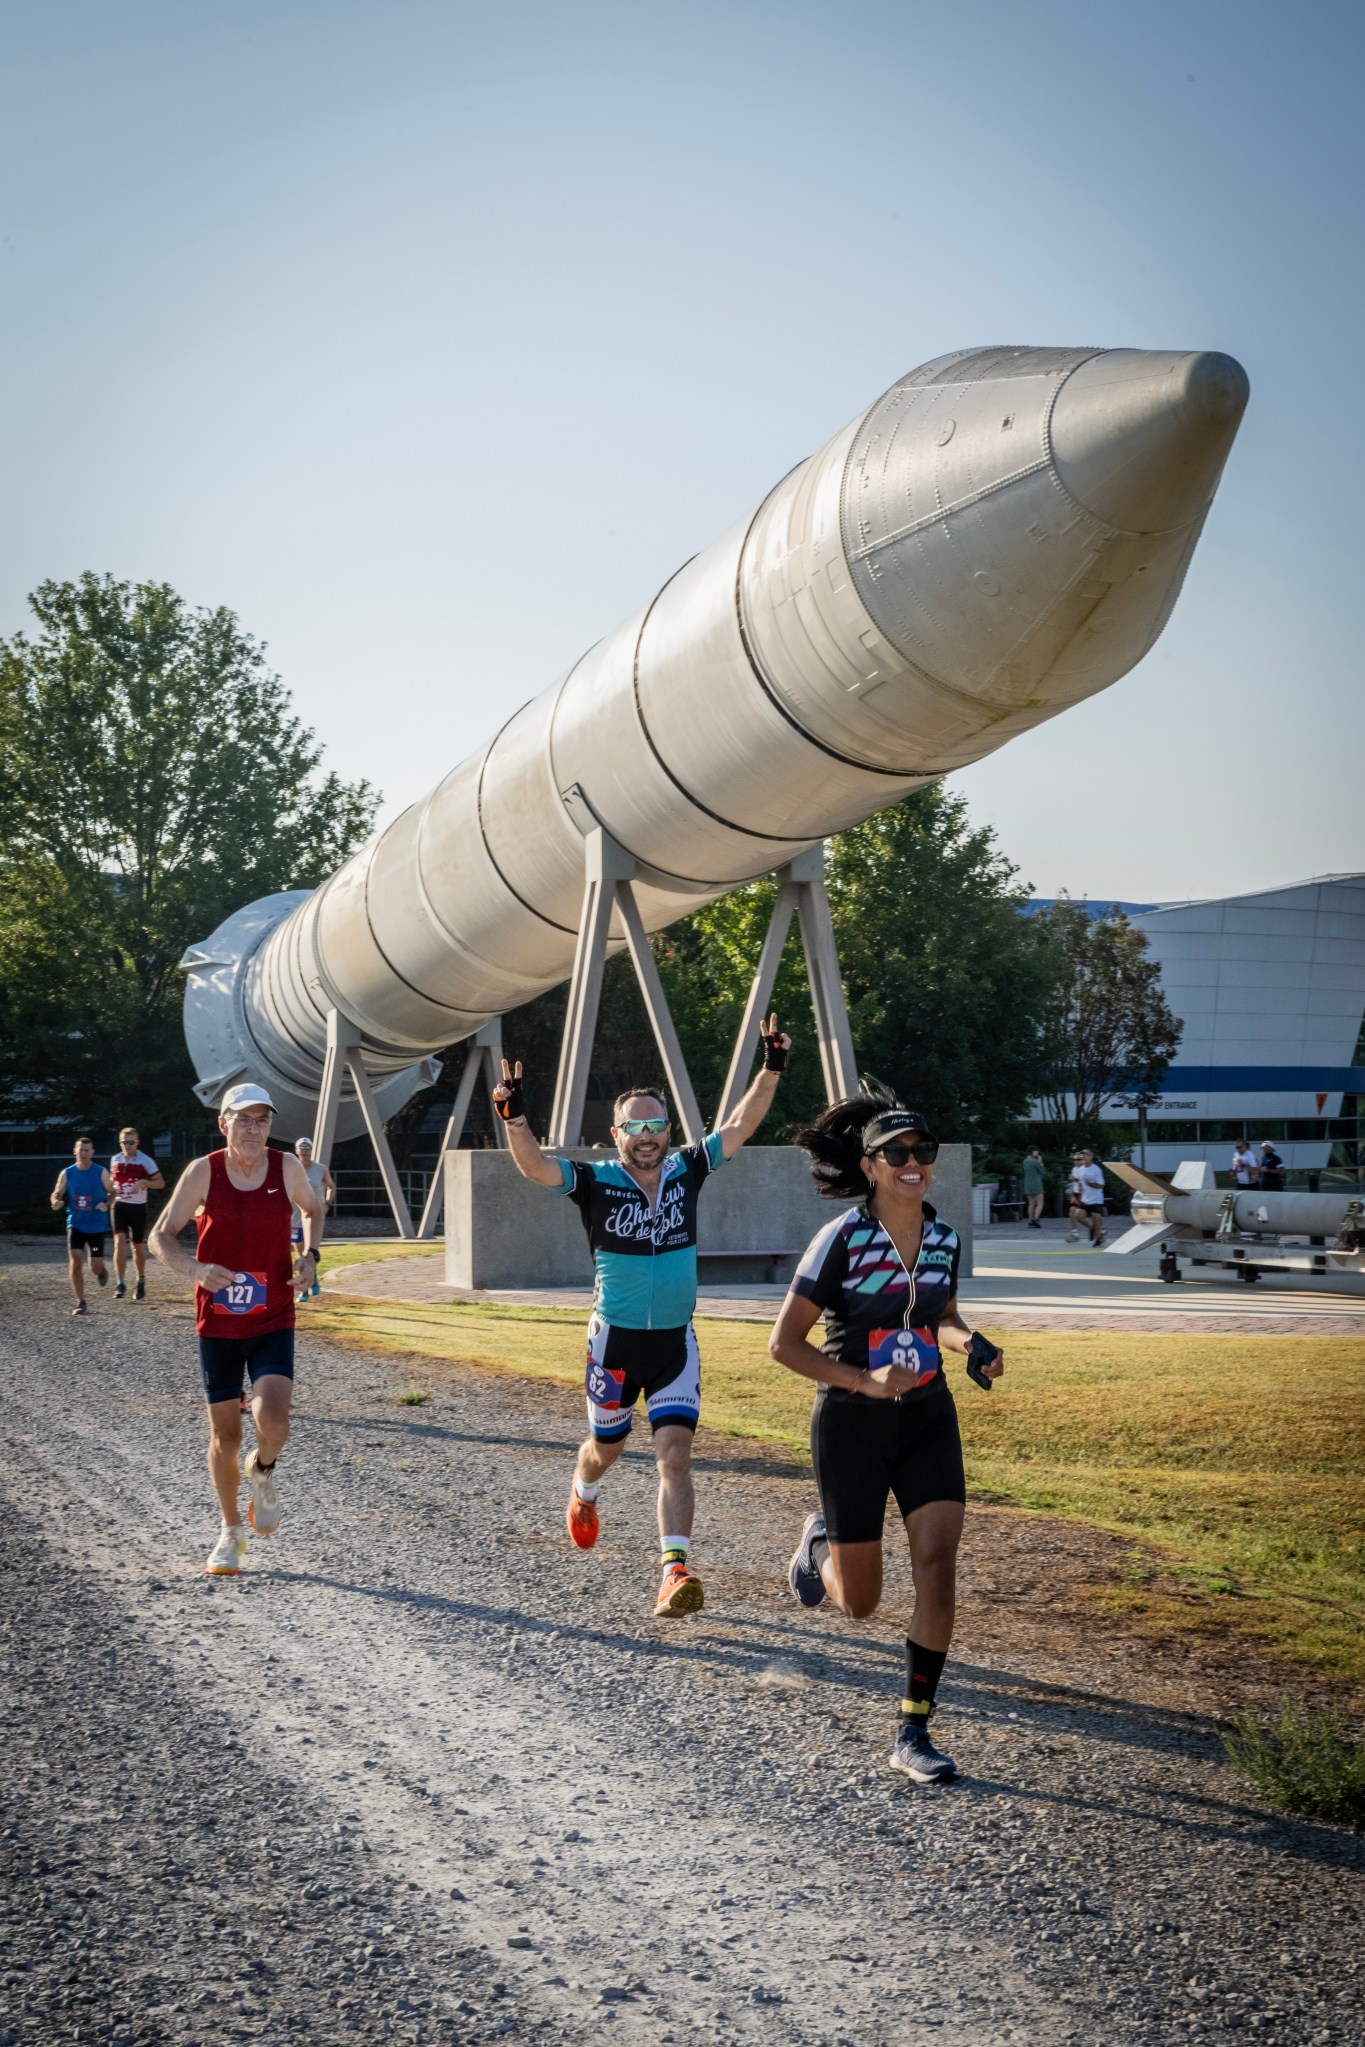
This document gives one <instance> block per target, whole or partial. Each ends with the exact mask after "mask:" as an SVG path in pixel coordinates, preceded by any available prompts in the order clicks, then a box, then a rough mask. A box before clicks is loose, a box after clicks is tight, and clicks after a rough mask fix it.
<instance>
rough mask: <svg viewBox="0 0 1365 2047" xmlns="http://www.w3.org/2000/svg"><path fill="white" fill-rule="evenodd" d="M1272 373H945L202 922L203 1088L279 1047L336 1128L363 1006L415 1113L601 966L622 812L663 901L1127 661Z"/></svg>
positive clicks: (1055, 364) (283, 1063)
mask: <svg viewBox="0 0 1365 2047" xmlns="http://www.w3.org/2000/svg"><path fill="white" fill-rule="evenodd" d="M1246 399H1247V380H1246V376H1245V373H1244V372H1243V370H1242V369H1241V367H1240V365H1239V364H1238V363H1236V362H1234V361H1233V360H1232V358H1231V357H1229V356H1226V355H1217V354H1199V353H1193V354H1191V353H1184V354H1181V353H1166V352H1161V351H1151V350H1136V349H1110V350H1097V349H1055V348H989V349H973V350H967V351H963V352H962V353H960V354H955V355H948V356H942V357H940V358H939V359H938V360H937V361H935V362H932V363H929V364H927V365H925V367H924V368H922V369H918V370H915V371H912V372H911V374H910V375H909V376H907V377H904V378H902V379H901V381H900V382H899V383H898V384H895V385H893V386H892V388H891V389H890V390H889V391H888V392H887V393H886V394H885V396H884V397H881V398H879V399H878V400H877V402H876V403H875V404H874V405H872V406H871V407H870V408H869V409H868V410H867V411H866V412H864V413H861V414H860V415H859V417H858V418H857V419H855V420H854V421H853V422H852V424H851V425H849V426H847V427H845V428H844V430H843V432H842V433H839V434H837V435H836V436H835V438H834V439H833V440H832V441H829V442H828V443H827V444H826V445H825V446H824V447H823V448H821V449H820V451H819V452H818V453H817V454H815V455H812V456H811V457H810V458H809V459H808V460H807V461H805V462H802V463H801V464H800V465H799V466H798V467H797V468H796V469H794V470H793V471H792V472H791V474H790V475H788V476H786V477H784V478H783V480H782V481H781V482H780V483H779V484H778V485H777V486H776V488H775V489H774V490H773V491H772V492H771V493H770V494H769V495H768V497H766V498H765V499H764V500H763V502H762V503H761V504H760V505H759V506H758V508H757V510H756V511H754V512H752V513H750V514H748V515H747V516H746V517H745V518H743V519H741V520H740V522H739V523H738V525H736V526H734V527H732V528H731V530H730V531H729V532H728V533H727V534H725V535H724V537H723V538H722V539H720V540H718V541H716V542H715V543H714V545H713V546H711V547H709V548H708V549H707V550H706V552H705V553H703V554H700V555H697V556H696V557H695V558H694V559H693V560H691V561H689V562H687V563H685V564H684V566H683V567H682V568H680V569H679V570H678V571H677V573H676V574H675V575H674V576H672V577H671V578H670V579H669V581H668V582H666V583H665V584H664V586H663V588H662V589H661V590H659V591H658V592H657V593H656V594H655V595H654V596H653V597H651V598H650V599H649V601H648V603H646V604H644V605H642V606H641V608H640V609H639V610H638V611H637V612H636V613H635V614H634V616H633V617H631V618H629V619H627V620H626V622H625V623H624V624H623V625H621V626H619V627H618V628H617V630H616V631H615V632H614V633H612V634H611V635H610V636H609V637H608V638H607V639H604V640H601V641H599V642H598V643H597V644H596V645H595V646H594V647H592V648H590V649H589V651H588V652H587V653H586V654H584V655H583V656H582V658H581V659H580V660H579V661H577V662H576V663H575V664H574V666H573V667H572V668H571V669H570V670H569V671H568V673H567V674H566V675H565V676H564V677H562V679H561V680H560V681H558V682H557V683H555V684H554V685H553V686H552V687H551V688H550V689H547V690H546V691H544V692H543V694H542V695H540V696H538V697H536V698H535V699H534V700H533V701H532V702H531V703H529V704H527V705H525V706H524V707H523V708H522V709H521V710H519V711H518V712H516V714H515V715H514V716H513V717H512V718H510V719H509V720H508V722H507V723H506V724H505V725H504V726H503V728H502V730H501V731H500V732H499V733H498V734H497V736H496V737H495V738H494V739H493V740H492V741H491V742H490V743H489V745H488V746H486V747H485V748H484V749H483V751H482V752H481V753H478V754H476V755H474V756H473V757H472V758H470V759H469V760H467V761H465V762H463V763H462V764H461V765H460V766H459V767H457V768H455V769H454V770H453V772H452V773H450V774H449V775H447V776H446V778H445V780H444V781H443V782H441V783H440V784H439V785H438V786H437V787H436V788H435V789H434V790H433V791H432V792H431V794H430V795H429V796H427V797H426V799H425V800H424V801H423V802H421V803H417V804H414V805H413V806H412V807H411V808H410V809H408V810H406V811H405V812H404V813H403V815H402V816H401V817H400V818H398V819H397V821H396V822H395V823H393V824H391V825H390V826H388V828H387V829H386V830H385V831H383V832H381V833H380V834H379V836H378V837H377V838H376V839H374V840H373V841H371V843H370V844H369V845H367V846H366V847H365V848H364V849H363V850H362V851H361V852H359V853H357V854H356V855H355V856H354V858H353V859H351V860H349V861H348V862H347V863H346V865H345V866H344V867H342V868H341V869H340V871H339V872H338V873H336V874H335V875H333V876H332V878H331V880H330V881H327V882H324V883H323V885H322V886H321V887H320V888H318V889H315V890H313V891H312V892H311V893H308V894H304V893H301V892H289V893H285V894H282V895H276V896H269V897H266V898H265V899H263V900H262V901H260V902H255V903H252V904H249V905H248V906H246V907H245V908H243V909H241V910H239V911H237V912H236V913H235V914H234V915H233V916H231V917H229V918H228V919H227V921H226V922H225V923H224V924H222V925H221V926H220V927H219V929H218V930H217V931H215V932H214V933H213V935H212V937H210V938H208V939H206V940H205V941H204V942H203V943H202V944H201V945H198V946H194V947H192V948H191V949H190V951H189V952H187V953H186V955H185V959H184V962H183V964H184V966H185V968H186V969H187V971H188V984H187V988H186V994H185V1033H186V1038H187V1040H188V1043H189V1048H190V1053H191V1056H192V1058H193V1060H194V1064H195V1070H196V1072H197V1073H198V1074H199V1076H200V1079H199V1085H198V1088H197V1089H196V1092H197V1093H198V1094H199V1096H200V1098H201V1100H203V1101H205V1102H209V1103H211V1102H215V1101H216V1100H217V1099H218V1097H219V1095H220V1094H221V1092H222V1090H223V1089H224V1088H225V1087H227V1086H228V1085H230V1084H231V1082H232V1081H234V1080H240V1079H243V1078H248V1077H249V1078H250V1079H252V1080H256V1081H260V1082H262V1083H264V1084H265V1085H266V1086H267V1087H269V1089H270V1090H271V1093H272V1095H273V1096H274V1099H275V1101H276V1103H277V1105H278V1107H279V1111H280V1114H279V1121H278V1128H279V1130H280V1132H281V1134H286V1133H289V1132H290V1131H293V1130H299V1131H302V1130H307V1129H309V1128H311V1124H312V1117H313V1113H314V1105H315V1104H316V1101H317V1097H318V1090H319V1084H320V1081H321V1077H322V1068H323V1058H324V1053H325V1049H326V1036H327V1016H328V1013H329V1011H336V1012H338V1013H340V1014H341V1015H342V1016H344V1017H346V1018H347V1019H349V1021H350V1023H351V1024H352V1025H354V1026H355V1027H356V1028H357V1030H358V1032H359V1034H360V1044H361V1051H362V1056H363V1060H364V1065H365V1068H366V1070H367V1071H368V1073H369V1074H370V1076H371V1078H372V1080H373V1082H374V1085H375V1093H376V1096H377V1098H378V1103H379V1107H380V1109H381V1111H382V1113H384V1114H385V1115H391V1114H392V1113H393V1112H394V1111H395V1110H396V1109H397V1108H399V1107H400V1106H401V1104H402V1103H403V1102H404V1101H405V1100H406V1099H407V1098H408V1096H409V1095H410V1094H412V1093H413V1092H414V1090H415V1089H416V1088H418V1087H419V1086H422V1085H423V1084H425V1082H426V1081H428V1080H429V1079H430V1078H431V1077H432V1075H433V1073H434V1072H435V1070H436V1068H435V1066H434V1064H433V1062H432V1057H431V1055H433V1054H435V1053H436V1052H438V1051H439V1050H440V1049H441V1048H442V1047H445V1046H448V1045H450V1044H452V1043H454V1042H456V1041H457V1040H459V1039H463V1038H467V1037H469V1036H470V1035H471V1034H472V1033H474V1032H475V1031H477V1030H478V1029H479V1028H480V1027H481V1026H482V1025H483V1024H484V1023H486V1022H487V1021H489V1020H490V1019H491V1018H493V1017H496V1016H500V1015H501V1014H503V1013H504V1012H505V1011H507V1010H509V1009H512V1008H514V1007H516V1006H517V1005H518V1004H520V1003H523V1002H526V1001H528V1000H529V999H530V998H531V997H532V996H534V995H538V994H540V993H541V992H542V991H543V990H545V989H547V988H552V987H553V986H555V984H556V983H557V982H559V981H562V980H564V979H565V978H566V977H567V976H568V974H569V972H570V970H571V967H572V964H573V955H574V942H575V935H576V931H577V926H578V920H579V911H580V906H581V902H582V895H583V876H584V849H583V836H582V835H583V833H584V831H586V830H591V829H592V828H593V826H594V824H595V823H596V824H600V825H602V826H603V827H605V829H606V830H607V831H608V832H609V833H610V834H611V835H612V837H613V838H615V839H616V840H617V841H618V842H619V843H620V844H621V845H622V846H623V847H624V848H625V849H626V850H627V851H628V852H629V853H630V854H631V855H633V856H634V858H635V859H636V860H637V861H638V862H639V863H640V866H639V870H638V871H639V873H640V877H641V878H640V881H639V882H638V884H637V896H638V899H639V901H640V905H641V909H642V913H643V917H644V923H645V925H646V928H647V929H650V930H659V929H661V928H662V927H663V926H665V925H667V924H670V923H672V922H673V920H674V919H675V918H678V917H681V916H684V915H685V914H686V913H687V912H688V911H689V910H693V909H695V908H697V907H698V906H699V905H700V904H702V903H706V902H709V901H711V900H712V899H713V898H714V897H716V896H718V895H722V894H723V893H724V892H725V891H726V890H727V889H731V888H734V887H736V886H737V885H738V884H740V883H742V882H745V881H749V880H751V879H753V878H754V877H755V876H756V875H760V874H764V873H767V872H769V871H770V870H771V869H773V868H774V867H777V866H780V865H782V864H783V863H784V862H786V861H788V860H790V859H792V858H793V857H794V856H796V855H797V854H799V853H801V852H802V851H804V850H805V849H806V848H807V847H809V846H811V845H813V844H814V843H815V842H817V841H818V840H820V839H823V838H824V837H826V836H827V834H829V833H831V832H837V831H840V830H842V829H844V828H846V827H848V826H850V825H853V824H857V823H858V822H859V821H860V820H861V819H863V818H866V817H869V816H871V815H872V814H873V813H874V812H875V811H878V810H882V809H884V808H885V807H886V806H887V805H888V804H891V803H894V802H896V801H897V800H898V798H900V797H903V796H905V795H907V794H908V793H909V792H910V791H912V790H914V789H918V788H920V787H922V786H923V785H924V784H925V783H926V782H928V781H931V780H933V779H935V778H936V777H938V776H940V775H944V774H947V773H950V772H951V771H952V770H954V769H957V768H961V767H965V766H966V765H967V764H968V763H969V762H971V761H976V760H980V759H981V758H982V756H983V755H985V754H988V753H991V752H993V751H994V749H995V748H996V747H998V746H1003V745H1004V743H1005V742H1006V740H1008V739H1012V738H1013V737H1014V736H1015V734H1016V733H1020V732H1027V731H1028V730H1029V729H1030V728H1031V727H1032V726H1034V725H1038V724H1041V723H1042V721H1043V720H1044V719H1046V718H1051V717H1055V716H1056V714H1057V713H1058V712H1059V711H1063V710H1065V709H1067V708H1068V706H1069V705H1071V704H1076V703H1080V702H1082V701H1083V700H1084V699H1085V698H1086V697H1089V696H1093V695H1094V694H1095V693H1096V692H1097V691H1098V690H1101V689H1106V688H1107V687H1108V686H1109V684H1110V683H1112V682H1115V681H1117V679H1118V678H1119V676H1121V675H1124V674H1126V673H1127V671H1128V670H1129V669H1130V668H1131V667H1132V666H1133V665H1134V663H1135V662H1137V661H1139V660H1141V658H1142V656H1143V655H1144V654H1145V653H1146V652H1147V650H1148V648H1149V647H1150V646H1151V645H1152V643H1153V641H1154V640H1155V639H1156V637H1157V635H1158V633H1159V632H1160V631H1161V629H1162V627H1163V626H1164V624H1165V623H1166V620H1167V618H1168V617H1169V616H1170V611H1171V607H1172V605H1173V604H1174V602H1175V599H1176V596H1177V594H1178V592H1179V589H1180V585H1181V582H1182V581H1183V579H1184V575H1185V570H1186V568H1187V566H1188V564H1189V560H1190V556H1191V553H1192V552H1193V549H1194V545H1195V542H1196V540H1197V539H1198V537H1199V533H1200V529H1201V528H1202V526H1203V523H1204V519H1205V516H1206V514H1207V512H1208V509H1209V505H1210V503H1211V501H1212V498H1213V493H1214V490H1215V488H1216V486H1217V483H1218V478H1219V475H1220V473H1221V471H1222V467H1223V463H1224V461H1225V459H1226V456H1227V453H1228V450H1229V448H1230V446H1231V444H1232V440H1233V436H1234V434H1235V433H1236V430H1237V425H1238V421H1239V420H1240V418H1241V415H1242V410H1243V407H1244V406H1245V404H1246ZM359 1127H360V1122H359V1113H358V1110H357V1108H356V1106H355V1104H354V1102H353V1101H350V1102H348V1103H347V1105H346V1107H345V1108H344V1109H343V1113H342V1123H341V1125H340V1126H339V1133H338V1134H339V1135H346V1134H349V1132H351V1131H353V1130H356V1129H358V1128H359Z"/></svg>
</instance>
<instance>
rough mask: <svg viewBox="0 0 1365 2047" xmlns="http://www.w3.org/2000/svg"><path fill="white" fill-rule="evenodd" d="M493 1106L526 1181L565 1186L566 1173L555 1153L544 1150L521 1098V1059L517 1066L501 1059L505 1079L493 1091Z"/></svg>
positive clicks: (515, 1163) (518, 1169)
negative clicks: (528, 1118)
mask: <svg viewBox="0 0 1365 2047" xmlns="http://www.w3.org/2000/svg"><path fill="white" fill-rule="evenodd" d="M493 1106H494V1108H495V1109H496V1111H497V1113H498V1114H499V1116H501V1117H502V1120H503V1123H504V1124H505V1125H506V1128H507V1149H508V1150H509V1151H510V1152H511V1154H512V1163H513V1164H514V1165H515V1167H516V1169H517V1171H518V1172H519V1173H520V1174H521V1177H522V1179H523V1180H534V1181H535V1183H536V1185H537V1186H538V1187H562V1186H563V1185H564V1175H563V1173H562V1172H561V1171H560V1169H559V1156H558V1154H557V1153H556V1152H552V1151H542V1150H541V1148H540V1146H539V1145H538V1144H537V1143H536V1140H535V1138H534V1137H533V1136H532V1134H531V1126H530V1124H529V1123H528V1122H527V1120H526V1111H525V1109H524V1108H523V1106H522V1100H521V1061H520V1059H518V1061H517V1063H516V1065H515V1067H512V1066H509V1065H508V1063H507V1061H506V1060H505V1059H504V1060H503V1062H502V1079H501V1080H500V1081H499V1082H498V1084H497V1086H496V1087H495V1088H494V1090H493Z"/></svg>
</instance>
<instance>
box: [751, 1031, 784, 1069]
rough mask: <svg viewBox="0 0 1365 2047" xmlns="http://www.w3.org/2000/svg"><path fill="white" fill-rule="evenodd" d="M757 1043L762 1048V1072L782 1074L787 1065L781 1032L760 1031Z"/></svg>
mask: <svg viewBox="0 0 1365 2047" xmlns="http://www.w3.org/2000/svg"><path fill="white" fill-rule="evenodd" d="M758 1042H759V1044H760V1045H761V1046H762V1048H763V1070H764V1072H765V1073H781V1072H783V1070H784V1069H785V1067H786V1064H787V1047H786V1046H785V1045H784V1044H783V1042H782V1033H781V1031H760V1032H759V1034H758Z"/></svg>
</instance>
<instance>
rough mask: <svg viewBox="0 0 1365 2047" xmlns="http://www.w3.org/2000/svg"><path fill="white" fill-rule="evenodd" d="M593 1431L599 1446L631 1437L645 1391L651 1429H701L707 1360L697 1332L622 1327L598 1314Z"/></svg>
mask: <svg viewBox="0 0 1365 2047" xmlns="http://www.w3.org/2000/svg"><path fill="white" fill-rule="evenodd" d="M583 1385H584V1391H585V1393H586V1394H587V1396H588V1427H589V1428H590V1429H591V1430H592V1433H593V1436H594V1437H595V1438H596V1440H597V1441H598V1442H599V1443H619V1442H620V1441H621V1440H622V1438H623V1437H625V1436H628V1435H629V1434H630V1428H631V1423H632V1421H633V1420H634V1412H633V1410H634V1407H635V1403H636V1401H637V1400H638V1399H639V1398H640V1395H641V1394H642V1393H643V1394H644V1396H645V1413H646V1415H647V1416H648V1417H649V1426H650V1428H651V1429H660V1428H669V1427H672V1428H682V1429H695V1428H696V1426H697V1416H698V1415H699V1414H700V1412H701V1361H700V1358H699V1356H698V1353H697V1337H696V1332H695V1330H694V1329H693V1327H692V1324H691V1323H690V1322H689V1323H687V1324H685V1326H684V1327H683V1328H681V1329H617V1328H615V1327H613V1325H612V1324H611V1323H610V1322H604V1321H603V1319H602V1317H601V1316H600V1315H594V1316H593V1318H592V1320H591V1322H589V1324H588V1367H587V1372H586V1374H585V1377H584V1382H583Z"/></svg>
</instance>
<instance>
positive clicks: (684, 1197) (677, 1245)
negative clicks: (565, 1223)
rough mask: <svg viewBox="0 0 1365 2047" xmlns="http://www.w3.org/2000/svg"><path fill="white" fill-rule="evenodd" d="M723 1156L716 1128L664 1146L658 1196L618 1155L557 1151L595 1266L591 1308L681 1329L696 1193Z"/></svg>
mask: <svg viewBox="0 0 1365 2047" xmlns="http://www.w3.org/2000/svg"><path fill="white" fill-rule="evenodd" d="M724 1164H725V1151H724V1148H723V1146H722V1144H721V1139H720V1132H719V1131H718V1130H713V1131H712V1133H711V1135H710V1136H709V1137H708V1138H706V1139H705V1140H704V1141H703V1142H702V1143H701V1144H688V1145H684V1146H683V1147H682V1149H681V1150H680V1151H670V1152H669V1153H667V1154H666V1156H665V1158H664V1162H663V1167H662V1170H661V1172H660V1174H659V1193H658V1199H657V1201H656V1202H655V1204H654V1206H653V1207H652V1208H651V1206H650V1204H649V1201H648V1200H647V1198H646V1196H645V1193H644V1190H643V1188H642V1187H641V1186H640V1184H639V1182H638V1181H637V1180H633V1179H632V1178H631V1176H630V1174H629V1173H628V1172H627V1171H626V1169H625V1167H624V1166H623V1165H622V1164H621V1161H620V1160H619V1159H607V1160H603V1161H602V1163H601V1164H600V1165H599V1164H598V1163H597V1162H596V1161H595V1160H589V1159H561V1160H560V1161H559V1170H560V1173H561V1174H562V1176H563V1186H564V1192H565V1193H566V1194H567V1195H568V1197H569V1199H570V1200H571V1201H572V1202H573V1203H574V1205H575V1206H576V1207H577V1209H578V1212H579V1214H580V1215H581V1216H582V1218H583V1227H584V1229H585V1230H586V1231H587V1233H588V1242H589V1244H590V1245H591V1246H592V1257H593V1264H594V1265H595V1266H596V1268H597V1290H596V1292H595V1293H594V1295H593V1309H594V1312H595V1313H596V1314H598V1315H600V1316H601V1317H602V1319H603V1321H605V1322H610V1323H611V1324H612V1325H613V1326H614V1327H616V1328H620V1329H683V1328H685V1327H686V1326H687V1324H688V1323H689V1322H690V1321H691V1320H692V1310H693V1309H694V1308H695V1307H696V1305H697V1196H698V1195H699V1194H700V1192H701V1189H702V1184H703V1182H704V1181H706V1180H708V1179H709V1178H710V1177H711V1175H712V1173H714V1172H718V1171H719V1169H720V1168H721V1167H722V1166H723V1165H724Z"/></svg>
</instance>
